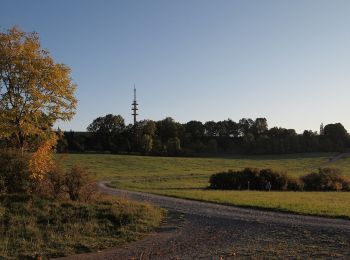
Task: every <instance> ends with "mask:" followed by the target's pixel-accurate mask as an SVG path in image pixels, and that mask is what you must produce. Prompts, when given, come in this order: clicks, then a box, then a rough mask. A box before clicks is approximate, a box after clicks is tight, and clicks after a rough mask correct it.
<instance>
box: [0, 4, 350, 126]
mask: <svg viewBox="0 0 350 260" xmlns="http://www.w3.org/2000/svg"><path fill="white" fill-rule="evenodd" d="M12 25H19V26H20V27H21V28H22V29H23V30H25V31H33V30H35V31H37V32H38V33H39V35H40V37H41V42H42V45H43V47H45V48H47V49H48V50H50V52H51V54H52V56H53V57H54V59H55V60H56V61H59V62H63V63H65V64H67V65H68V66H69V67H71V69H72V77H73V80H74V82H76V83H77V84H78V91H77V97H78V99H79V105H78V109H77V114H76V116H75V117H74V119H73V120H72V121H71V122H69V123H64V124H59V125H60V126H61V128H64V129H67V130H69V129H72V130H84V129H85V128H86V127H87V125H88V124H89V123H90V122H92V120H93V119H94V118H96V117H98V116H103V115H106V114H108V113H112V114H120V115H122V116H123V117H124V118H125V119H126V122H127V123H131V122H132V118H131V115H130V114H131V110H130V109H131V101H132V95H133V90H132V89H133V84H134V83H135V84H136V88H137V92H138V101H139V103H140V119H154V120H159V119H163V118H165V117H167V116H171V117H173V118H174V119H176V120H177V121H179V122H187V121H189V120H193V119H195V120H201V121H203V122H205V121H209V120H215V121H217V120H224V119H227V118H231V119H232V120H235V121H238V120H239V119H240V118H242V117H250V118H256V117H266V118H267V119H268V122H269V127H272V126H283V127H286V128H294V129H296V130H297V131H298V132H300V131H302V130H303V129H312V130H318V129H319V125H320V123H321V122H323V123H325V124H327V123H333V122H341V123H343V124H344V126H345V127H346V128H347V129H348V130H350V116H349V115H350V1H347V0H344V1H340V0H334V1H333V0H328V1H322V0H290V1H281V0H275V1H261V0H256V1H249V0H236V1H234V0H230V1H224V0H220V1H215V0H211V1H204V0H193V1H191V0H179V1H171V0H159V1H152V0H149V1H143V0H140V1H130V0H125V1H107V0H104V1H97V0H95V1H86V0H84V1H77V0H75V1H72V0H65V1H64V0H60V1H44V0H42V1H35V0H32V1H27V0H22V1H17V0H7V1H6V0H5V1H2V2H1V15H0V26H1V27H2V29H6V28H8V27H10V26H12Z"/></svg>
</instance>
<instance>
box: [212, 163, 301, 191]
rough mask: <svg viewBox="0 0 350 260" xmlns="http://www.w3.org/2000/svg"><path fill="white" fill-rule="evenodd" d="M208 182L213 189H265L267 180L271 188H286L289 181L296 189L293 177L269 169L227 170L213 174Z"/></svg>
mask: <svg viewBox="0 0 350 260" xmlns="http://www.w3.org/2000/svg"><path fill="white" fill-rule="evenodd" d="M209 182H210V188H213V189H233V190H241V189H248V188H249V189H251V190H265V187H266V184H267V183H268V182H270V184H271V189H272V190H286V189H287V188H288V183H290V187H292V186H293V187H294V188H293V189H297V187H296V182H295V180H294V179H291V178H289V177H288V176H287V175H286V174H285V173H281V172H277V171H273V170H271V169H262V170H259V169H255V168H245V169H244V170H242V171H232V170H229V171H227V172H220V173H216V174H213V175H212V176H211V177H210V180H209ZM248 186H249V187H248ZM298 189H299V188H298Z"/></svg>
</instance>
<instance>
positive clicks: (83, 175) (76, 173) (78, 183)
mask: <svg viewBox="0 0 350 260" xmlns="http://www.w3.org/2000/svg"><path fill="white" fill-rule="evenodd" d="M87 183H88V177H87V172H86V170H85V169H84V168H83V167H81V166H79V165H74V166H73V167H72V169H71V170H70V171H68V172H67V173H66V176H65V186H66V187H67V193H68V195H69V198H70V199H71V200H73V201H76V200H78V199H79V197H80V193H81V190H82V188H83V187H84V186H85V185H86V184H87Z"/></svg>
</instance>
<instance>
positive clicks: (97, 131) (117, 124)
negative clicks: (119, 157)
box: [87, 114, 125, 152]
mask: <svg viewBox="0 0 350 260" xmlns="http://www.w3.org/2000/svg"><path fill="white" fill-rule="evenodd" d="M87 130H88V131H89V132H92V133H94V138H95V139H96V140H97V143H98V144H99V145H100V146H101V148H102V149H103V150H110V151H111V150H113V152H118V150H119V147H120V146H121V133H122V132H123V131H124V130H125V123H124V118H123V117H122V116H121V115H116V116H115V115H112V114H108V115H106V116H103V117H98V118H96V119H94V121H93V122H92V123H91V124H90V125H89V126H88V127H87Z"/></svg>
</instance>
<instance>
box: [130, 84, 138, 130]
mask: <svg viewBox="0 0 350 260" xmlns="http://www.w3.org/2000/svg"><path fill="white" fill-rule="evenodd" d="M138 105H139V104H137V101H136V88H135V85H134V101H133V102H132V104H131V106H132V107H131V110H132V114H131V115H133V116H134V125H136V116H137V115H138V114H137V110H139V109H138V108H137V106H138Z"/></svg>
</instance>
